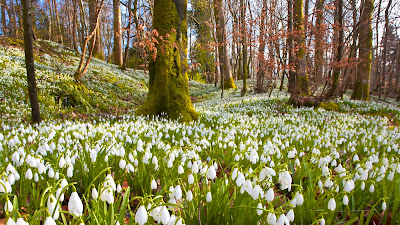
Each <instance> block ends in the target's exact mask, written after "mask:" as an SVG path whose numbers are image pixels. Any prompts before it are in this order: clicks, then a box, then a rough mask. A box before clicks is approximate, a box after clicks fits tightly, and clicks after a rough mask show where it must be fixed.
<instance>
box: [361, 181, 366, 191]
mask: <svg viewBox="0 0 400 225" xmlns="http://www.w3.org/2000/svg"><path fill="white" fill-rule="evenodd" d="M364 189H365V183H364V182H362V183H361V190H362V191H363V190H364Z"/></svg>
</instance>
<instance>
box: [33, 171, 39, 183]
mask: <svg viewBox="0 0 400 225" xmlns="http://www.w3.org/2000/svg"><path fill="white" fill-rule="evenodd" d="M33 181H35V182H36V183H37V182H39V174H38V173H35V174H34V175H33Z"/></svg>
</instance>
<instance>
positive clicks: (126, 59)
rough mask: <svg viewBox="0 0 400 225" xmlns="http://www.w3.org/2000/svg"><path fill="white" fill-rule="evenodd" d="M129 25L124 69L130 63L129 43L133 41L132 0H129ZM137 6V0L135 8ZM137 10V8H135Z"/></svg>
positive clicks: (123, 63) (127, 27)
mask: <svg viewBox="0 0 400 225" xmlns="http://www.w3.org/2000/svg"><path fill="white" fill-rule="evenodd" d="M127 7H128V13H129V16H128V25H127V26H126V46H125V53H124V58H123V62H122V69H123V70H125V69H126V65H127V63H128V55H129V45H130V41H131V23H132V12H131V7H132V0H128V6H127ZM136 7H137V0H136V1H135V9H136ZM135 12H136V10H135Z"/></svg>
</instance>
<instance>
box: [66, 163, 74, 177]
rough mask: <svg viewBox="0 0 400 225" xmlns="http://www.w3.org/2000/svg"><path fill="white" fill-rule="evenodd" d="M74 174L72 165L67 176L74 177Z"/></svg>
mask: <svg viewBox="0 0 400 225" xmlns="http://www.w3.org/2000/svg"><path fill="white" fill-rule="evenodd" d="M73 175H74V168H73V166H72V165H70V166H69V167H68V169H67V177H72V176H73Z"/></svg>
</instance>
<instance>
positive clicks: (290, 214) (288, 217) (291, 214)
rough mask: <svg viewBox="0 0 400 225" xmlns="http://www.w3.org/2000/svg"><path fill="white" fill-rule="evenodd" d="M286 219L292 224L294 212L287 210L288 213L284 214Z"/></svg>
mask: <svg viewBox="0 0 400 225" xmlns="http://www.w3.org/2000/svg"><path fill="white" fill-rule="evenodd" d="M286 217H287V219H288V220H289V222H293V221H294V211H293V209H290V210H289V212H288V213H287V214H286Z"/></svg>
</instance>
